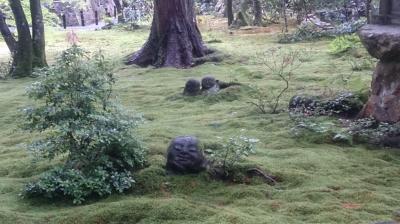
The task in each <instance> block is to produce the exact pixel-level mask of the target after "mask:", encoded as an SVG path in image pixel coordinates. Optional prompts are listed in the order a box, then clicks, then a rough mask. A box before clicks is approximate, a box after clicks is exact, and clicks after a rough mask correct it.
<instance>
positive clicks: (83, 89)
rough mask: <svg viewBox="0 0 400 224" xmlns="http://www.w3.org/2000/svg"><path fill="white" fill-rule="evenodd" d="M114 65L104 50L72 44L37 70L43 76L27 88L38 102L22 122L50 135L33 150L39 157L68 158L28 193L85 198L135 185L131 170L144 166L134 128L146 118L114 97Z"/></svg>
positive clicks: (28, 110)
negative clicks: (93, 51) (94, 51)
mask: <svg viewBox="0 0 400 224" xmlns="http://www.w3.org/2000/svg"><path fill="white" fill-rule="evenodd" d="M90 58H92V59H90ZM111 69H112V66H111V65H110V63H108V62H107V61H106V60H105V59H104V57H103V55H101V54H100V53H98V54H94V55H89V54H88V53H87V52H85V51H83V50H82V49H80V48H79V47H77V46H73V47H72V48H70V49H68V50H66V51H65V52H63V54H62V55H61V57H60V58H58V60H57V62H56V63H55V65H53V66H51V67H49V68H45V69H42V70H39V71H38V72H37V75H38V76H39V80H38V81H37V82H35V83H33V84H32V85H31V86H30V87H29V88H28V90H27V92H28V95H29V97H30V98H31V99H33V100H35V101H37V104H36V105H35V106H32V107H27V108H25V109H24V119H25V121H26V122H25V123H24V125H23V127H24V129H26V130H28V131H31V132H40V133H42V134H43V135H44V136H45V138H43V139H39V140H37V141H35V142H33V143H32V144H31V145H30V146H29V147H28V149H29V150H30V151H31V152H33V153H34V154H35V155H37V156H38V157H40V158H48V159H54V158H55V157H56V156H59V155H65V156H66V158H67V160H66V162H65V164H64V166H63V167H62V168H57V169H55V170H53V171H50V172H48V173H46V174H44V175H43V176H42V177H41V178H40V179H39V180H38V181H37V182H34V183H30V184H28V185H27V187H26V188H25V193H26V195H27V196H44V197H48V198H58V197H64V196H65V197H67V198H71V199H73V201H74V203H81V202H83V201H84V200H85V199H86V198H88V197H89V196H93V195H97V196H104V195H107V194H110V193H112V192H113V191H117V192H122V191H123V190H125V189H128V188H130V187H131V186H132V184H133V179H132V176H131V171H134V170H137V169H139V168H142V167H144V166H145V154H146V153H145V150H144V148H143V146H142V144H141V142H140V141H139V140H138V137H137V135H136V133H135V128H136V127H137V125H138V124H139V122H140V121H141V118H140V117H135V116H132V115H131V114H130V113H128V112H127V111H126V110H124V109H123V108H122V107H121V106H120V105H118V104H117V103H115V102H114V100H112V98H113V95H112V87H113V84H114V81H115V80H114V77H113V74H112V72H111Z"/></svg>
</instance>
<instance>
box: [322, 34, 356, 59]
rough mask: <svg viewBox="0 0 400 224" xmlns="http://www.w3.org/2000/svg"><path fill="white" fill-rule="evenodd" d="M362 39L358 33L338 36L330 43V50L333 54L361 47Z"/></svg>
mask: <svg viewBox="0 0 400 224" xmlns="http://www.w3.org/2000/svg"><path fill="white" fill-rule="evenodd" d="M361 46H362V44H361V40H360V38H359V37H358V35H356V34H352V35H344V36H339V37H336V38H335V39H334V40H333V41H332V42H331V43H330V45H329V52H330V53H331V54H333V55H340V54H343V53H346V52H349V51H350V50H352V49H356V48H360V47H361Z"/></svg>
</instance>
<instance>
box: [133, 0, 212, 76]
mask: <svg viewBox="0 0 400 224" xmlns="http://www.w3.org/2000/svg"><path fill="white" fill-rule="evenodd" d="M208 52H209V51H208V49H207V48H206V47H205V46H204V44H203V41H202V37H201V34H200V31H199V29H198V27H197V23H196V17H195V10H194V0H154V16H153V22H152V27H151V31H150V36H149V38H148V40H147V42H146V43H145V44H144V46H143V47H142V49H141V50H139V51H138V52H136V53H134V54H132V55H130V56H129V58H128V61H127V64H137V65H139V66H147V65H153V66H156V67H176V68H186V67H190V66H192V65H194V63H195V59H196V58H200V57H204V56H205V55H206V54H207V53H208Z"/></svg>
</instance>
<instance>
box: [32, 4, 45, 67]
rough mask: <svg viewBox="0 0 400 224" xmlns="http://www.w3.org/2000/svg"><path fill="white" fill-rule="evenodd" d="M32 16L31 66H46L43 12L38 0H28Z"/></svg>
mask: <svg viewBox="0 0 400 224" xmlns="http://www.w3.org/2000/svg"><path fill="white" fill-rule="evenodd" d="M30 7H31V17H32V38H33V39H32V44H33V45H32V46H33V64H32V66H33V67H44V66H47V62H46V50H45V49H46V42H45V38H44V24H43V14H42V9H41V4H40V0H30Z"/></svg>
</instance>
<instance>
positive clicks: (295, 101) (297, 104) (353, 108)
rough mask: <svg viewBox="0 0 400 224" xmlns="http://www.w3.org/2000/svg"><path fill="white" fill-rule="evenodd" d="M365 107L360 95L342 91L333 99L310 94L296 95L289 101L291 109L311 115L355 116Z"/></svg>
mask: <svg viewBox="0 0 400 224" xmlns="http://www.w3.org/2000/svg"><path fill="white" fill-rule="evenodd" d="M362 108H363V102H362V100H361V99H360V97H359V96H358V95H355V94H353V93H349V92H347V93H341V94H339V95H337V96H336V97H334V98H332V99H318V98H317V97H309V96H294V97H292V99H291V100H290V102H289V110H290V111H292V112H301V113H306V114H309V115H335V116H339V117H344V118H353V117H355V116H357V115H358V113H359V112H360V111H361V109H362Z"/></svg>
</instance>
